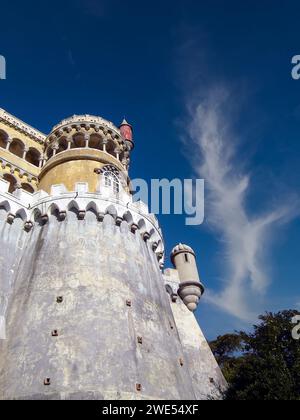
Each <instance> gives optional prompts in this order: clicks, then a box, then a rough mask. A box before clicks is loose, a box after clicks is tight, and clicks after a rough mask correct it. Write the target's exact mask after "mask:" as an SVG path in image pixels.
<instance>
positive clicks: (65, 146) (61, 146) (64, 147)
mask: <svg viewBox="0 0 300 420" xmlns="http://www.w3.org/2000/svg"><path fill="white" fill-rule="evenodd" d="M67 149H68V140H67V139H66V137H63V138H61V139H60V140H59V143H58V149H57V152H56V154H58V153H61V152H64V151H65V150H67Z"/></svg>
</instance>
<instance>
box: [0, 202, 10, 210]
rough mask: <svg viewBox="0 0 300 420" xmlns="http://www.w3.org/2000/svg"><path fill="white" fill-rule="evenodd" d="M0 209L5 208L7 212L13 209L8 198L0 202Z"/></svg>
mask: <svg viewBox="0 0 300 420" xmlns="http://www.w3.org/2000/svg"><path fill="white" fill-rule="evenodd" d="M0 209H4V210H6V211H7V212H9V211H10V210H11V208H10V204H9V202H8V201H7V200H5V201H1V202H0Z"/></svg>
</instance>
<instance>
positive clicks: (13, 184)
mask: <svg viewBox="0 0 300 420" xmlns="http://www.w3.org/2000/svg"><path fill="white" fill-rule="evenodd" d="M3 179H5V181H8V182H9V188H8V192H9V193H13V192H14V191H15V189H16V187H17V180H16V178H15V177H14V176H13V175H10V174H4V175H3Z"/></svg>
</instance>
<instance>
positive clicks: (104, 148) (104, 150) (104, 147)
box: [102, 139, 107, 152]
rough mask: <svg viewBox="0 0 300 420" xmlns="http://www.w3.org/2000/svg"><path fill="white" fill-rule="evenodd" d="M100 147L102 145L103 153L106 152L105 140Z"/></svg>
mask: <svg viewBox="0 0 300 420" xmlns="http://www.w3.org/2000/svg"><path fill="white" fill-rule="evenodd" d="M102 145H103V152H106V145H107V139H103V142H102Z"/></svg>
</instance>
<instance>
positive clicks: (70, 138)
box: [67, 137, 73, 150]
mask: <svg viewBox="0 0 300 420" xmlns="http://www.w3.org/2000/svg"><path fill="white" fill-rule="evenodd" d="M72 141H73V139H72V137H68V138H67V142H68V149H67V150H70V149H71V144H72Z"/></svg>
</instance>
